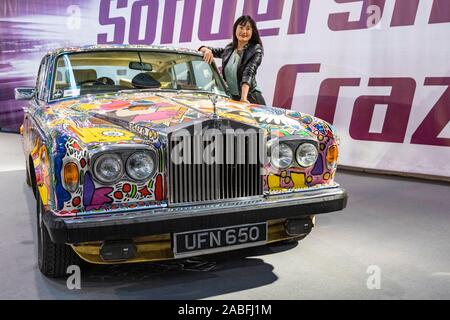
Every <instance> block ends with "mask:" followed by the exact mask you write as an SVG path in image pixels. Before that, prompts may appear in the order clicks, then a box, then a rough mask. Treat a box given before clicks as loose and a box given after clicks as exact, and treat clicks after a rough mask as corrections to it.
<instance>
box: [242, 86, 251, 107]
mask: <svg viewBox="0 0 450 320" xmlns="http://www.w3.org/2000/svg"><path fill="white" fill-rule="evenodd" d="M249 90H250V86H249V85H248V83H243V84H242V88H241V101H242V102H247V103H249V101H248V99H247V96H248V92H249Z"/></svg>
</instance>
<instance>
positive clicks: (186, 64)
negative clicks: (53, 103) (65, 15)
mask: <svg viewBox="0 0 450 320" xmlns="http://www.w3.org/2000/svg"><path fill="white" fill-rule="evenodd" d="M135 89H160V90H164V89H168V90H170V89H172V90H192V91H207V92H211V93H216V94H222V95H226V89H225V87H224V85H223V82H222V81H221V78H220V75H219V74H218V73H217V71H216V69H215V68H213V67H212V65H209V64H207V63H206V62H204V61H203V59H202V57H201V56H196V55H189V54H180V53H168V52H150V51H143V52H138V51H107V52H87V53H71V54H65V55H62V56H60V57H59V58H58V60H57V62H56V77H54V80H53V85H52V95H51V99H52V100H57V99H63V98H70V97H78V96H80V95H85V94H100V93H108V92H117V91H120V90H135Z"/></svg>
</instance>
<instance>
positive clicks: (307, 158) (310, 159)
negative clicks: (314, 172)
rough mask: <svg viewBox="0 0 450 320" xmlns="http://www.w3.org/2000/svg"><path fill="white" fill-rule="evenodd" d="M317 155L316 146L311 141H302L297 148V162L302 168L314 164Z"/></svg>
mask: <svg viewBox="0 0 450 320" xmlns="http://www.w3.org/2000/svg"><path fill="white" fill-rule="evenodd" d="M318 155H319V154H318V151H317V148H316V147H315V146H314V145H313V144H311V143H303V144H301V145H300V146H299V147H298V148H297V154H296V156H297V162H298V164H299V165H301V166H302V167H304V168H307V167H311V166H312V165H314V164H315V163H316V161H317V157H318Z"/></svg>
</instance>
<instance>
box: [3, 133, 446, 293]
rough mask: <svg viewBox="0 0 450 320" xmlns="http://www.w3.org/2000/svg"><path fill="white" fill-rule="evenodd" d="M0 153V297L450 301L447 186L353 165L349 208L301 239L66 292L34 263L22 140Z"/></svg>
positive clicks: (110, 276)
mask: <svg viewBox="0 0 450 320" xmlns="http://www.w3.org/2000/svg"><path fill="white" fill-rule="evenodd" d="M0 150H2V156H1V157H0V215H1V219H2V220H1V223H0V299H251V300H261V299H262V300H265V299H450V233H449V230H450V185H449V184H444V183H431V182H426V181H420V180H413V179H404V178H393V177H386V176H377V175H368V174H359V173H351V172H340V173H339V174H338V176H337V179H338V181H339V182H340V183H341V184H342V185H343V186H344V187H345V188H346V189H347V191H348V192H349V195H350V199H349V203H348V207H347V209H345V210H344V211H343V212H339V213H332V214H327V215H321V216H318V218H317V225H316V227H315V229H314V230H313V232H312V233H311V235H310V236H309V237H307V238H306V239H305V240H303V241H301V242H300V243H298V244H285V245H272V246H268V247H262V248H256V249H251V250H249V249H247V250H243V251H237V252H233V253H226V254H220V255H214V256H206V257H204V258H203V259H202V260H201V261H200V262H195V261H176V262H170V263H154V264H139V265H132V266H89V267H83V268H82V279H81V289H80V290H69V289H68V288H67V286H66V281H65V280H50V279H47V278H45V277H44V276H42V275H41V274H40V273H39V271H38V269H37V266H36V244H35V237H36V234H35V223H36V222H35V216H34V210H35V209H34V206H35V204H34V200H33V196H32V194H31V191H30V190H29V189H28V187H27V186H26V185H25V182H24V181H25V180H24V179H25V171H24V165H23V162H24V161H23V158H22V155H21V144H20V137H19V136H17V135H12V134H0ZM211 268H212V269H211ZM373 268H375V269H376V270H379V272H380V273H379V274H380V283H379V284H380V286H379V289H372V290H370V289H368V286H367V282H368V278H369V277H370V276H371V275H373V274H371V273H368V271H369V272H371V270H374V269H373ZM208 269H211V270H209V271H208ZM369 283H372V282H371V281H369Z"/></svg>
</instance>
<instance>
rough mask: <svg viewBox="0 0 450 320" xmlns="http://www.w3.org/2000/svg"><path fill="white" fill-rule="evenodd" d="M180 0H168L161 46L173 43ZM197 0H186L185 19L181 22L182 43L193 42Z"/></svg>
mask: <svg viewBox="0 0 450 320" xmlns="http://www.w3.org/2000/svg"><path fill="white" fill-rule="evenodd" d="M177 2H178V0H166V2H165V7H164V20H163V28H162V33H161V44H166V43H172V42H173V31H174V30H173V29H174V25H175V15H176V11H177ZM196 4H197V1H196V0H185V1H184V6H183V18H182V21H181V34H180V42H191V41H192V31H193V28H194V17H195V7H196Z"/></svg>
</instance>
